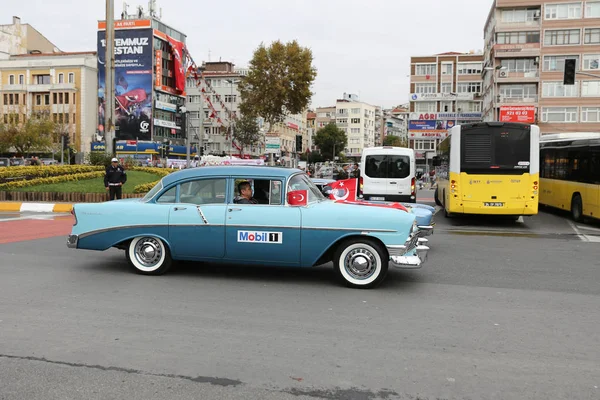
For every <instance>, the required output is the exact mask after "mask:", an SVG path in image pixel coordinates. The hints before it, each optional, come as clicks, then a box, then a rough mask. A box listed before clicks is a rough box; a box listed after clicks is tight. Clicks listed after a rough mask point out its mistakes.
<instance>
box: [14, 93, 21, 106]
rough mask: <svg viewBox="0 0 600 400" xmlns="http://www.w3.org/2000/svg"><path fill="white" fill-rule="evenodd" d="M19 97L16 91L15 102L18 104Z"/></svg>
mask: <svg viewBox="0 0 600 400" xmlns="http://www.w3.org/2000/svg"><path fill="white" fill-rule="evenodd" d="M19 97H20V95H19V94H18V93H17V94H15V104H19Z"/></svg>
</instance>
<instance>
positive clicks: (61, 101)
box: [58, 93, 64, 104]
mask: <svg viewBox="0 0 600 400" xmlns="http://www.w3.org/2000/svg"><path fill="white" fill-rule="evenodd" d="M63 101H64V99H63V94H62V93H59V94H58V104H64V103H63Z"/></svg>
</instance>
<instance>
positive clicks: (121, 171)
mask: <svg viewBox="0 0 600 400" xmlns="http://www.w3.org/2000/svg"><path fill="white" fill-rule="evenodd" d="M110 161H111V163H110V164H111V165H110V166H109V167H107V168H106V174H105V175H104V187H105V188H106V190H108V191H109V194H110V200H114V199H115V197H116V198H117V199H121V197H122V189H123V185H124V184H125V182H127V174H126V173H125V168H123V167H122V166H120V165H119V160H118V159H116V158H113V159H112V160H110Z"/></svg>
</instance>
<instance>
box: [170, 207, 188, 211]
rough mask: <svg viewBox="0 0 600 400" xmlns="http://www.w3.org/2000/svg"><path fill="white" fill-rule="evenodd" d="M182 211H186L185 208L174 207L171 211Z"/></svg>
mask: <svg viewBox="0 0 600 400" xmlns="http://www.w3.org/2000/svg"><path fill="white" fill-rule="evenodd" d="M182 210H187V207H175V208H174V209H173V211H182Z"/></svg>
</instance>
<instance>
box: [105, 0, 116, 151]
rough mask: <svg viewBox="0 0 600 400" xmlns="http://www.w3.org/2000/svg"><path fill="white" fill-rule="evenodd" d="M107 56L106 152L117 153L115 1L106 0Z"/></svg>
mask: <svg viewBox="0 0 600 400" xmlns="http://www.w3.org/2000/svg"><path fill="white" fill-rule="evenodd" d="M105 39H106V57H105V61H106V62H105V65H104V69H105V73H104V76H105V91H104V109H105V110H104V113H105V116H106V123H105V127H104V139H105V142H106V152H107V153H108V154H110V155H111V156H113V155H114V154H115V146H114V144H115V2H114V0H106V35H105Z"/></svg>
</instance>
